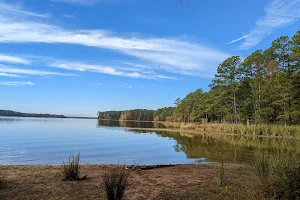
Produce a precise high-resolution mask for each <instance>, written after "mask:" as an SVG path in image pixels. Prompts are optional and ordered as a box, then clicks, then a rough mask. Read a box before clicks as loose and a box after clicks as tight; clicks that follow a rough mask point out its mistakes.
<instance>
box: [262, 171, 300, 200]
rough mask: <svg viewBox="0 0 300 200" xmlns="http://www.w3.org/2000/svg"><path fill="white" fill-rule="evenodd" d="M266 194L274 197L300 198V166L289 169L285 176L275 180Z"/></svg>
mask: <svg viewBox="0 0 300 200" xmlns="http://www.w3.org/2000/svg"><path fill="white" fill-rule="evenodd" d="M265 195H266V197H269V198H272V199H284V200H285V199H286V200H289V199H300V168H299V167H297V168H294V169H291V170H287V172H286V173H285V177H284V178H282V179H278V180H277V181H275V183H274V184H273V185H271V186H270V187H269V188H268V189H267V190H266V191H265Z"/></svg>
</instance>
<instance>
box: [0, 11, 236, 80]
mask: <svg viewBox="0 0 300 200" xmlns="http://www.w3.org/2000/svg"><path fill="white" fill-rule="evenodd" d="M1 42H2V43H49V44H57V43H59V44H76V45H83V46H90V47H96V48H102V49H109V50H111V51H114V52H116V53H120V54H125V55H127V56H130V57H135V58H138V59H139V60H141V61H143V62H146V63H147V64H151V66H154V69H153V70H165V71H168V72H172V73H180V74H186V75H193V76H201V77H212V76H213V74H214V72H215V69H216V66H218V64H219V63H220V62H221V61H222V60H224V59H225V58H227V57H228V56H230V54H227V53H224V52H222V51H219V50H217V49H214V48H211V47H207V46H205V45H202V44H199V43H193V42H189V41H184V40H181V39H179V38H146V37H124V36H121V35H120V34H116V33H112V32H108V31H105V30H66V29H64V28H61V27H58V26H54V25H50V24H45V23H40V22H35V21H28V20H24V21H20V20H14V19H13V18H12V17H11V16H10V15H6V16H5V17H4V18H2V19H0V43H1ZM104 70H105V71H106V70H107V69H104ZM110 70H111V69H108V71H110ZM106 72H107V71H106ZM108 73H113V74H115V73H116V72H115V71H110V72H108ZM127 75H128V76H132V77H135V76H139V74H138V73H137V74H127Z"/></svg>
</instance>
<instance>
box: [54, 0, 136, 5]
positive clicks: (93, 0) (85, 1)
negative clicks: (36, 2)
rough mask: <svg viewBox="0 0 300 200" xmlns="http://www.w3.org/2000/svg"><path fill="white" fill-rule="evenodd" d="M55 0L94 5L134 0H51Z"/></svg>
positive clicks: (131, 0)
mask: <svg viewBox="0 0 300 200" xmlns="http://www.w3.org/2000/svg"><path fill="white" fill-rule="evenodd" d="M51 1H53V2H63V3H70V4H77V5H93V4H95V3H106V4H107V3H120V2H133V1H134V0H51Z"/></svg>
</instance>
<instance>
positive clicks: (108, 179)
mask: <svg viewBox="0 0 300 200" xmlns="http://www.w3.org/2000/svg"><path fill="white" fill-rule="evenodd" d="M129 175H130V173H129V170H127V169H125V167H122V166H118V167H115V168H113V169H110V170H108V171H107V172H106V173H105V174H104V175H103V185H104V189H105V194H106V198H107V200H122V199H123V198H124V195H125V190H126V189H127V187H128V182H129Z"/></svg>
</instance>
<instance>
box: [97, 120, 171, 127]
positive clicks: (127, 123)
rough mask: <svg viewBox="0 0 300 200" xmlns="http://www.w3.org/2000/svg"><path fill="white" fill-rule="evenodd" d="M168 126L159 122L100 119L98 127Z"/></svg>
mask: <svg viewBox="0 0 300 200" xmlns="http://www.w3.org/2000/svg"><path fill="white" fill-rule="evenodd" d="M102 126H105V127H131V128H166V127H165V126H164V125H163V124H161V123H158V122H139V121H116V120H99V121H98V127H102Z"/></svg>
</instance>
